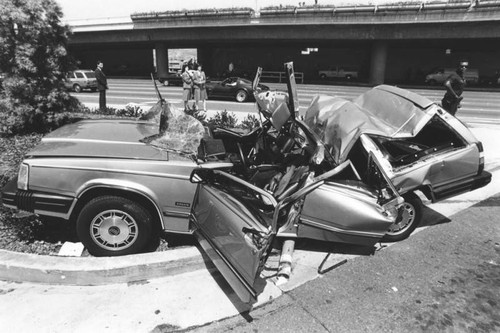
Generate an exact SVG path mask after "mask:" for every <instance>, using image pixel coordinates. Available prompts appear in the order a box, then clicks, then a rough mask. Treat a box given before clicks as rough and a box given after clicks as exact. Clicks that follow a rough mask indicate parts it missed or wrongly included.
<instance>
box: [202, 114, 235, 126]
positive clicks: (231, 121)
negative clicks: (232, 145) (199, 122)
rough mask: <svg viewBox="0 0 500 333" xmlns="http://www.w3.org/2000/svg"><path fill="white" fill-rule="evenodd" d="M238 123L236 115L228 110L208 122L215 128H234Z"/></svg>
mask: <svg viewBox="0 0 500 333" xmlns="http://www.w3.org/2000/svg"><path fill="white" fill-rule="evenodd" d="M237 123H238V119H237V118H236V116H235V115H234V113H232V112H231V113H229V112H227V110H224V111H221V112H217V113H216V114H215V116H214V117H213V118H210V119H209V120H208V124H209V125H211V126H215V127H226V128H234V127H236V124H237Z"/></svg>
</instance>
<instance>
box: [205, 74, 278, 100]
mask: <svg viewBox="0 0 500 333" xmlns="http://www.w3.org/2000/svg"><path fill="white" fill-rule="evenodd" d="M206 88H207V96H208V98H209V99H218V98H222V99H226V98H227V99H235V100H236V101H237V102H240V103H243V102H247V101H254V100H255V99H254V94H253V88H252V81H249V80H247V79H243V78H240V77H228V78H226V79H224V80H223V81H209V82H207V84H206ZM258 89H260V91H266V90H269V87H268V86H266V85H263V84H259V85H258Z"/></svg>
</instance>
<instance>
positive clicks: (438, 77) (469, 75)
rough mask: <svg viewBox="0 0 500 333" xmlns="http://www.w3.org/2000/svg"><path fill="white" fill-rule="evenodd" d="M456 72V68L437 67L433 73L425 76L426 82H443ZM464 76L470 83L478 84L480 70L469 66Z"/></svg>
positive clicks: (435, 83) (436, 83)
mask: <svg viewBox="0 0 500 333" xmlns="http://www.w3.org/2000/svg"><path fill="white" fill-rule="evenodd" d="M455 72H456V69H455V68H436V69H434V70H433V71H432V72H431V73H429V74H427V76H426V77H425V83H427V84H429V85H431V86H434V85H438V84H443V83H444V81H446V79H447V78H448V77H449V76H450V75H451V74H452V73H455ZM464 78H465V81H466V82H467V83H468V84H478V83H479V71H478V70H477V69H474V68H467V70H466V71H465V73H464Z"/></svg>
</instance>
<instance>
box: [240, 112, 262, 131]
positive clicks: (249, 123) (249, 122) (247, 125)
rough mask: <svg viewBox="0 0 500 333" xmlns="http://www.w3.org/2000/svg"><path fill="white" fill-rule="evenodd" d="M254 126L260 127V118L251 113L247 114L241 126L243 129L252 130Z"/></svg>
mask: <svg viewBox="0 0 500 333" xmlns="http://www.w3.org/2000/svg"><path fill="white" fill-rule="evenodd" d="M256 127H260V119H259V117H257V116H255V115H253V114H248V115H247V116H246V117H245V119H243V120H242V122H241V128H243V129H246V130H253V129H254V128H256Z"/></svg>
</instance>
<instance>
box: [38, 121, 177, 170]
mask: <svg viewBox="0 0 500 333" xmlns="http://www.w3.org/2000/svg"><path fill="white" fill-rule="evenodd" d="M156 134H158V125H157V124H156V123H152V122H144V121H135V120H119V119H113V120H109V119H103V120H84V121H80V122H77V123H74V124H70V125H67V126H64V127H61V128H59V129H57V130H55V131H53V132H51V133H49V134H48V135H46V136H45V137H44V138H43V139H42V142H41V144H40V145H38V146H37V147H36V148H35V149H33V150H32V151H30V152H29V154H28V156H32V157H43V156H64V157H69V156H79V157H86V156H88V157H96V158H99V157H107V158H109V157H113V158H133V159H151V160H168V157H169V155H168V152H166V151H164V150H161V149H157V148H155V147H153V146H151V145H148V144H146V143H143V142H141V140H143V139H145V138H147V137H150V136H153V135H156Z"/></svg>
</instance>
